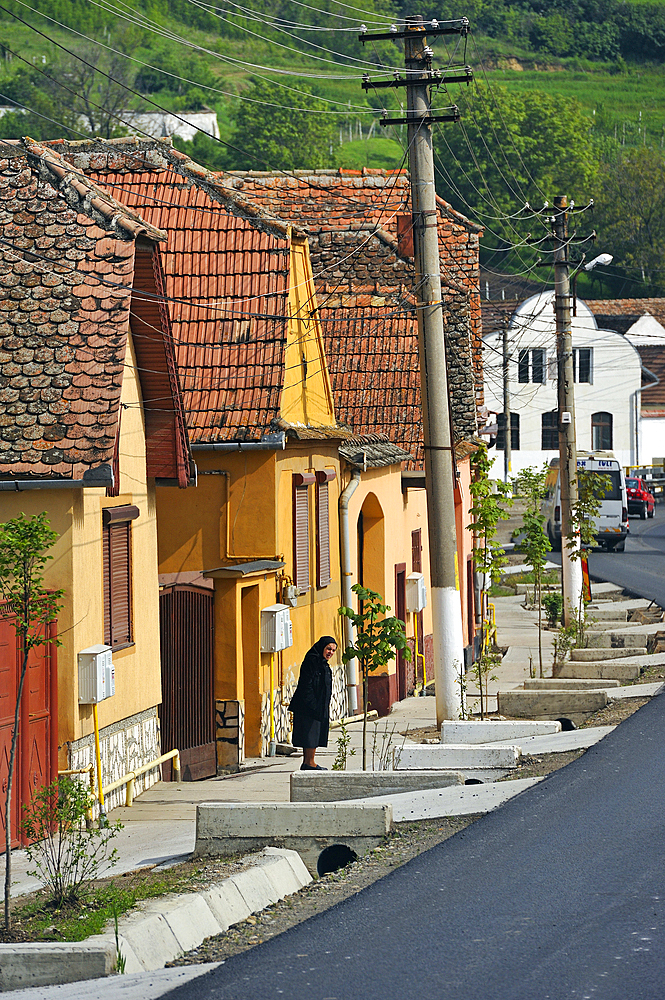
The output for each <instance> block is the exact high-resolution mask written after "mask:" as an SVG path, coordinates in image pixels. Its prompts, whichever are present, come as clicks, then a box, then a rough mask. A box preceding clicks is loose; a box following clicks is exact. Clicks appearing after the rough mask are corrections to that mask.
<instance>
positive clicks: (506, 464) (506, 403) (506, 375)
mask: <svg viewBox="0 0 665 1000" xmlns="http://www.w3.org/2000/svg"><path fill="white" fill-rule="evenodd" d="M509 346H510V345H509V341H508V323H507V322H506V320H505V319H504V321H503V424H504V427H505V432H504V452H503V481H504V483H507V482H508V479H509V477H510V472H511V463H512V460H513V429H512V424H511V416H510V352H509Z"/></svg>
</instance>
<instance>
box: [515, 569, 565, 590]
mask: <svg viewBox="0 0 665 1000" xmlns="http://www.w3.org/2000/svg"><path fill="white" fill-rule="evenodd" d="M501 582H502V584H503V585H504V586H510V585H511V584H515V583H535V582H536V581H535V579H534V572H533V570H524V572H523V573H511V574H510V580H506V578H505V577H504V578H503V579H502V581H501ZM541 583H542V585H543V587H557V586H558V585H559V584H560V583H561V576H560V574H559V570H558V569H548V570H545V572H544V573H543V574H542V578H541Z"/></svg>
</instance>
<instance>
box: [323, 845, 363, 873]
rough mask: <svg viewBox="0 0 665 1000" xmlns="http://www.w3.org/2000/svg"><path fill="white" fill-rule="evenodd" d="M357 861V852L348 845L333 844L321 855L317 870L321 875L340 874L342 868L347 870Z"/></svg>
mask: <svg viewBox="0 0 665 1000" xmlns="http://www.w3.org/2000/svg"><path fill="white" fill-rule="evenodd" d="M357 860H358V855H357V854H356V852H355V851H352V850H351V848H350V847H347V846H346V844H331V845H330V847H326V849H325V850H323V851H321V853H320V854H319V860H318V861H317V863H316V870H317V872H318V874H319V875H329V874H330V872H338V871H339V870H340V868H346V866H347V865H350V864H352V863H353V862H354V861H357Z"/></svg>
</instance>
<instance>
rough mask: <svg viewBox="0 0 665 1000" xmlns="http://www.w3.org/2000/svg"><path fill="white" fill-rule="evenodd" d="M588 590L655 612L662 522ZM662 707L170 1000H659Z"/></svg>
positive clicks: (662, 517)
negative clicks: (602, 584)
mask: <svg viewBox="0 0 665 1000" xmlns="http://www.w3.org/2000/svg"><path fill="white" fill-rule="evenodd" d="M590 570H591V573H592V575H598V577H599V578H603V579H607V580H611V581H613V582H615V583H618V584H621V585H622V586H625V587H628V588H630V589H631V590H634V591H635V592H636V593H639V594H641V595H642V596H645V597H647V598H649V599H651V600H656V601H658V602H659V603H660V604H663V605H665V509H664V508H663V507H662V506H659V507H658V509H657V513H656V518H655V520H651V521H646V522H641V521H639V520H637V521H636V520H633V521H631V534H630V536H629V538H628V540H627V543H626V551H625V552H623V553H601V552H594V553H593V554H592V556H591V560H590ZM664 858H665V696H660V697H658V698H654V699H653V700H652V701H651V702H650V703H649V704H648V705H646V706H645V707H644V708H642V709H640V710H639V711H638V712H637V713H635V715H633V716H631V717H630V718H629V719H627V720H626V721H625V722H624V723H623V724H622V725H621V726H620V727H619V728H618V729H617V730H615V732H614V733H612V734H611V735H610V736H608V737H606V738H605V739H604V740H603V741H602V742H601V743H599V744H597V745H596V746H595V747H592V748H591V749H590V750H588V751H587V752H586V753H585V754H584V755H583V756H582V757H581V758H580V759H579V760H577V761H575V762H573V763H572V764H570V765H568V767H566V768H563V769H561V770H559V771H555V772H554V773H553V774H551V775H550V776H549V777H548V778H546V779H545V780H544V781H543V782H541V783H540V784H539V785H537V786H536V787H534V788H532V789H530V790H529V791H528V792H525V793H523V794H522V795H521V796H519V797H518V798H516V799H513V800H512V801H510V802H509V803H507V804H506V805H505V806H503V807H502V808H501V809H499V810H497V811H496V812H494V813H491V814H489V815H488V816H485V817H483V818H482V819H480V820H478V821H477V822H476V823H474V824H473V825H472V826H470V827H468V828H467V829H466V830H464V831H462V832H461V833H459V834H457V835H456V836H455V837H453V838H451V839H450V840H448V841H446V842H445V843H443V844H441V845H440V846H439V847H436V848H434V849H433V850H431V851H428V852H427V853H425V854H422V855H420V856H419V857H418V858H416V859H414V860H413V861H411V862H409V863H408V864H407V865H404V866H403V867H402V868H400V869H398V870H396V871H395V872H393V873H392V874H391V875H388V876H386V877H385V878H384V879H381V880H380V881H379V882H377V883H375V884H373V885H372V886H370V887H369V888H367V889H365V890H363V891H362V892H360V893H359V894H358V895H357V896H354V897H352V898H351V899H348V900H346V901H345V902H343V903H340V904H339V905H338V906H336V907H334V908H333V909H331V910H328V911H326V912H325V913H322V914H321V915H320V916H318V917H315V918H313V919H311V920H308V921H307V922H305V923H303V924H301V925H299V926H298V927H294V928H293V929H291V930H290V931H287V932H286V933H284V934H282V935H280V936H279V937H277V938H274V939H273V940H271V941H269V942H267V943H266V944H263V945H259V946H257V947H256V948H254V949H252V950H251V951H249V952H246V953H244V954H242V955H238V956H236V957H234V958H232V959H230V960H229V961H227V962H226V963H225V964H224V965H223V966H221V967H220V968H218V969H216V970H214V971H213V972H211V973H209V974H208V975H206V976H202V977H201V978H199V979H197V980H195V981H193V982H191V983H189V984H186V985H183V986H182V987H179V988H178V989H176V990H174V991H173V992H170V993H169V994H168V997H169V1000H259V998H260V1000H273V998H274V1000H280V998H285V1000H425V998H427V1000H449V998H450V1000H453V998H454V1000H550V998H551V1000H566V998H574V1000H662V998H663V997H665V865H664V864H663V860H664Z"/></svg>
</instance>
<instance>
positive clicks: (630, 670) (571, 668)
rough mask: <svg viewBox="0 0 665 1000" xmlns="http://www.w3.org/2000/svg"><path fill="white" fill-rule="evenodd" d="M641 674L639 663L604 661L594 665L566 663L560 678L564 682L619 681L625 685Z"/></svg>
mask: <svg viewBox="0 0 665 1000" xmlns="http://www.w3.org/2000/svg"><path fill="white" fill-rule="evenodd" d="M640 673H641V668H640V664H639V663H633V662H632V661H631V662H630V663H627V662H625V661H622V660H602V661H600V662H594V663H564V665H563V667H562V668H561V670H560V672H559V678H560V679H564V680H565V679H566V678H570V679H571V680H580V679H584V678H593V679H594V680H596V679H597V680H618V681H621V682H623V683H625V682H626V681H636V680H637V678H638V677H639V676H640Z"/></svg>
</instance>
